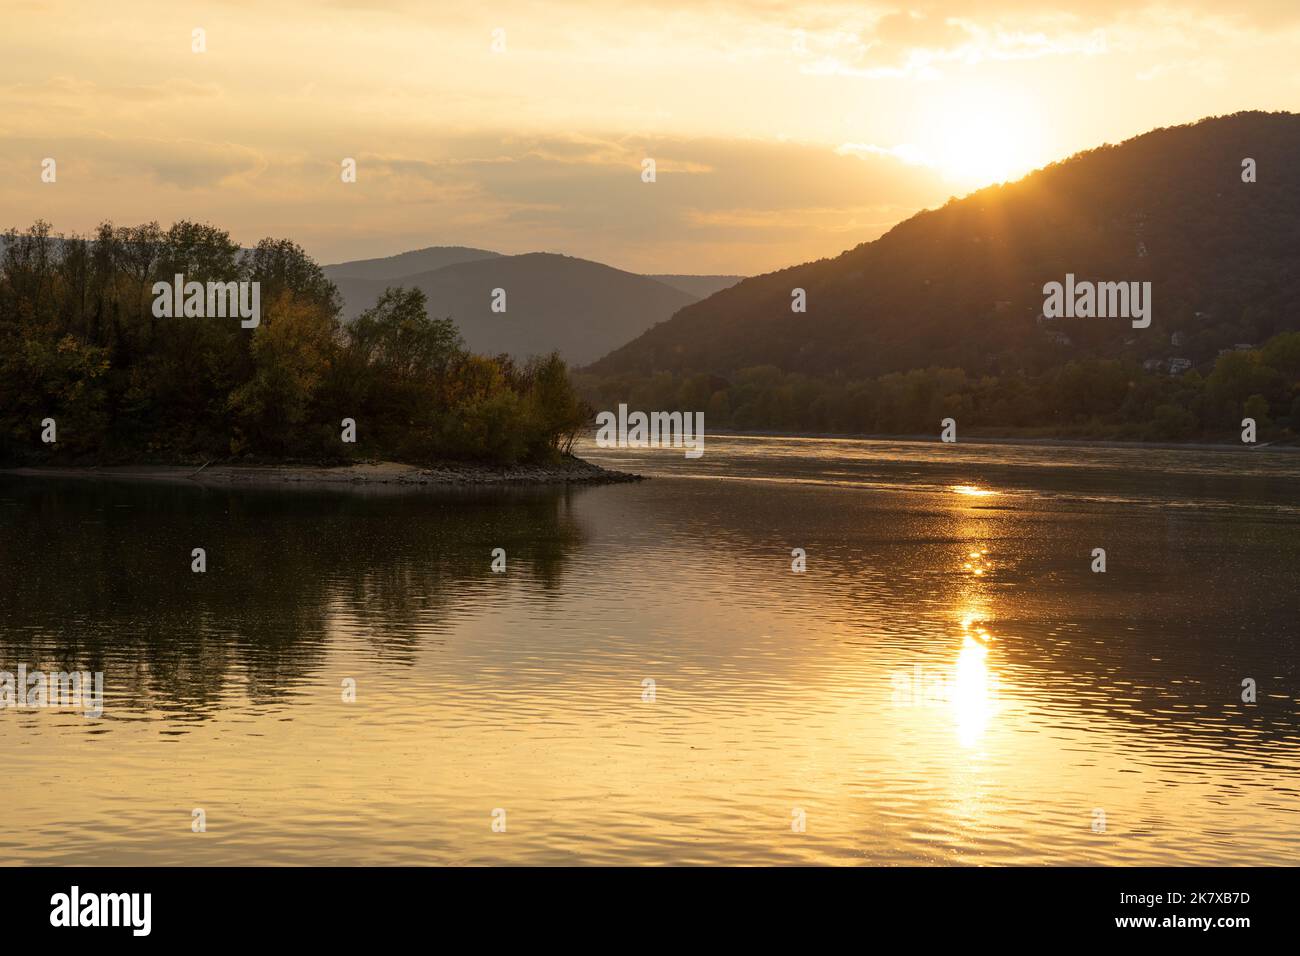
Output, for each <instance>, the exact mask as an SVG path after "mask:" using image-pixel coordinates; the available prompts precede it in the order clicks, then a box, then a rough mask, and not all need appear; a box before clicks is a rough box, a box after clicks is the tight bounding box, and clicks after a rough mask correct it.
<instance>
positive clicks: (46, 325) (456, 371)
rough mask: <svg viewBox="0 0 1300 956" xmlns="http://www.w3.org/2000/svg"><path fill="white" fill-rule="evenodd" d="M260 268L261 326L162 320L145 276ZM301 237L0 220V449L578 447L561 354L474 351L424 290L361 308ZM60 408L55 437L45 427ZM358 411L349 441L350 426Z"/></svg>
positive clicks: (426, 458) (501, 459)
mask: <svg viewBox="0 0 1300 956" xmlns="http://www.w3.org/2000/svg"><path fill="white" fill-rule="evenodd" d="M177 274H180V275H183V276H184V277H185V281H186V282H189V281H195V282H200V283H208V282H222V283H225V282H240V281H246V282H258V283H260V302H261V320H260V322H259V323H258V324H257V326H256V327H255V328H244V327H241V323H240V321H239V320H238V319H237V318H236V319H229V318H214V317H204V318H199V317H193V316H191V317H178V318H162V317H159V316H157V315H155V314H154V313H155V309H154V308H153V304H154V298H155V297H154V294H153V286H154V283H155V282H159V281H161V282H166V283H168V284H170V283H171V282H172V279H173V276H175V275H177ZM340 316H341V301H340V297H339V294H338V291H337V290H336V289H335V287H334V285H333V283H332V282H330V281H329V279H328V278H327V277H326V276H325V274H324V272H323V271H322V270H321V268H320V267H319V266H318V265H317V264H316V263H315V262H313V261H312V259H311V258H310V257H309V256H308V255H307V254H306V253H305V252H304V251H303V250H302V248H301V247H300V246H298V245H297V244H296V243H294V242H292V241H290V240H287V239H270V238H268V239H263V240H262V241H261V242H259V243H258V244H257V246H256V247H255V248H253V249H241V248H240V247H239V245H238V244H237V243H235V242H234V241H232V240H231V238H230V235H229V234H228V233H227V232H224V231H222V230H221V229H218V228H216V227H214V226H211V225H208V224H204V223H196V222H188V221H181V222H177V223H175V224H173V225H172V226H171V227H169V228H167V229H164V228H162V227H161V226H159V224H158V223H156V222H151V223H146V224H143V225H139V226H114V225H112V224H111V223H103V224H102V225H100V226H99V227H98V228H97V229H96V230H95V231H94V232H93V233H92V234H90V235H86V236H76V235H73V236H58V235H54V234H53V233H52V232H51V229H50V226H49V224H48V223H45V222H37V223H36V224H35V225H33V226H32V227H31V228H29V229H27V230H26V231H23V232H19V231H17V230H14V229H10V230H9V231H8V232H6V233H5V234H4V235H3V254H2V255H0V460H2V461H10V462H13V461H39V460H54V461H66V462H82V463H89V462H95V463H127V462H146V461H148V462H180V461H193V460H196V459H199V460H209V459H212V460H230V459H252V460H312V461H342V460H347V459H349V458H358V457H368V458H384V459H391V460H398V461H405V462H411V463H429V462H433V461H441V460H468V461H484V462H493V463H500V464H513V463H517V462H541V461H546V460H550V459H553V458H555V457H556V456H560V455H563V454H566V453H568V452H569V450H570V448H571V447H572V443H573V441H574V438H575V437H576V435H577V433H578V431H579V430H580V429H581V428H582V427H583V426H584V425H585V424H586V423H587V422H588V421H589V419H590V416H591V410H590V409H589V408H588V407H586V406H585V405H584V404H583V402H582V401H581V400H580V398H579V397H578V395H577V393H576V391H575V390H574V388H573V387H572V385H571V383H570V380H569V376H568V370H567V368H566V367H565V364H564V362H563V361H562V360H561V359H560V357H559V356H558V355H557V354H552V355H550V356H548V357H545V358H539V359H534V360H530V361H529V362H527V363H519V362H516V361H514V360H513V359H511V358H510V357H509V356H505V355H500V356H495V357H487V356H480V355H474V354H471V353H469V352H468V351H467V350H466V349H465V347H464V345H463V343H462V341H461V337H460V334H459V332H458V330H457V328H456V326H455V323H454V322H453V321H452V320H451V319H450V318H434V317H431V316H430V315H429V314H428V308H427V302H426V301H425V296H424V293H423V292H422V291H420V290H419V289H388V290H387V291H386V292H385V293H384V295H383V296H382V297H381V298H380V299H379V301H378V302H376V304H375V305H374V306H373V307H372V308H370V309H368V310H367V311H366V312H365V313H364V314H362V315H361V316H359V317H358V318H357V319H356V320H355V321H353V322H351V323H348V324H345V323H343V322H342V320H341V317H340ZM47 419H53V420H54V422H55V426H56V431H55V435H56V438H57V440H56V441H55V442H54V443H45V442H42V441H41V435H42V424H41V423H42V422H44V421H46V420H47ZM344 419H352V420H353V421H355V423H356V429H355V431H356V441H355V443H354V444H349V443H345V442H344V441H343V440H342V437H343V427H342V422H343V420H344Z"/></svg>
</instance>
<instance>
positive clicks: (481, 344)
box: [331, 252, 696, 363]
mask: <svg viewBox="0 0 1300 956" xmlns="http://www.w3.org/2000/svg"><path fill="white" fill-rule="evenodd" d="M331 278H333V279H334V281H335V284H336V285H337V286H338V290H339V293H340V295H341V296H342V297H343V302H344V307H343V315H344V319H345V320H347V321H350V320H352V319H353V318H355V317H356V316H357V315H359V314H360V313H361V312H362V311H363V310H364V309H367V308H369V307H370V306H371V305H373V304H374V303H375V301H376V300H377V299H378V298H379V296H380V295H381V294H382V293H383V291H384V289H385V288H387V287H388V286H402V287H405V288H419V289H421V290H422V291H423V292H424V293H425V295H426V296H427V297H428V302H429V311H430V313H431V314H433V315H436V316H446V317H450V318H451V319H452V320H453V321H454V322H455V323H456V325H457V327H458V328H459V329H460V333H461V335H462V336H464V339H465V343H466V345H467V346H468V347H469V348H470V349H471V350H473V351H476V352H479V353H481V354H486V355H497V354H500V353H506V354H509V355H512V356H514V357H516V358H520V359H523V358H527V357H528V356H531V355H547V354H550V353H551V352H553V351H559V353H560V355H561V356H563V357H564V358H565V360H566V361H569V362H574V363H582V362H590V361H592V360H594V359H596V358H598V357H599V356H601V355H604V354H605V353H606V352H608V351H609V350H610V349H612V348H614V347H616V346H618V345H621V344H623V343H625V342H627V341H629V340H631V339H633V338H635V337H636V336H637V335H639V334H640V333H642V332H644V331H645V330H646V329H648V328H649V327H650V326H652V325H654V324H655V323H656V322H660V321H662V320H663V319H665V318H667V317H668V316H670V315H672V314H673V313H674V312H676V311H677V310H678V309H680V308H681V307H682V306H684V305H688V304H689V303H691V302H694V301H695V300H696V296H694V295H692V294H690V293H688V292H683V291H682V290H680V289H675V288H672V287H670V286H667V285H665V284H664V283H662V282H657V281H655V280H654V279H650V278H647V277H645V276H640V275H635V274H633V273H631V272H623V271H621V270H619V269H613V268H610V267H609V266H606V265H601V264H600V263H598V262H590V261H588V260H586V259H575V258H573V257H571V256H561V255H554V254H552V253H544V252H534V253H528V254H526V255H521V256H495V257H493V258H490V259H480V260H478V261H474V262H460V263H456V264H454V265H450V266H444V267H443V268H441V269H436V270H433V271H430V272H423V273H419V274H417V275H408V276H403V277H400V278H396V279H360V278H353V277H349V276H331ZM494 289H504V290H505V303H506V311H505V312H504V313H500V312H493V311H492V303H493V290H494Z"/></svg>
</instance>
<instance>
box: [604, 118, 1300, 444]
mask: <svg viewBox="0 0 1300 956" xmlns="http://www.w3.org/2000/svg"><path fill="white" fill-rule="evenodd" d="M1246 159H1251V160H1253V161H1254V163H1255V170H1256V180H1257V181H1254V182H1246V181H1243V162H1244V160H1246ZM1297 249H1300V117H1298V116H1296V115H1294V114H1290V113H1259V112H1253V113H1238V114H1234V115H1232V116H1225V117H1218V118H1214V119H1207V120H1203V121H1201V122H1199V123H1195V124H1190V125H1186V126H1178V127H1172V128H1167V129H1158V130H1155V131H1153V132H1150V133H1147V134H1145V135H1142V136H1138V137H1136V138H1134V139H1131V140H1128V141H1126V142H1124V143H1121V144H1120V145H1118V146H1111V145H1106V146H1102V147H1099V148H1097V149H1093V150H1089V151H1087V152H1084V153H1080V154H1078V155H1076V156H1073V157H1071V158H1069V159H1067V160H1064V161H1063V162H1060V163H1055V164H1053V165H1051V166H1048V167H1046V168H1044V169H1041V170H1039V171H1037V172H1034V173H1032V174H1030V175H1029V176H1027V177H1025V178H1024V179H1022V180H1020V181H1018V182H1015V183H1010V184H1004V185H999V186H991V187H988V188H986V189H982V190H980V191H978V192H976V193H973V194H972V195H970V196H967V197H966V198H964V199H953V200H950V201H949V202H948V203H947V204H946V205H945V206H943V207H942V208H940V209H935V210H927V211H925V212H922V213H919V214H918V215H916V216H913V217H912V218H910V219H908V220H906V221H905V222H903V223H900V224H899V225H898V226H896V227H894V228H893V229H892V230H890V231H889V232H888V233H886V234H885V235H884V236H882V237H881V238H879V239H877V240H875V241H874V242H868V243H864V244H862V245H859V246H857V247H855V248H853V249H850V250H849V251H847V252H845V253H843V254H842V255H840V256H837V257H835V258H833V259H823V260H820V261H817V262H810V263H805V264H803V265H798V266H794V267H792V268H789V269H785V270H782V271H780V272H774V273H770V274H767V275H762V276H757V277H755V278H752V279H747V280H745V281H743V282H740V283H738V284H736V285H734V286H732V287H731V288H728V289H724V290H722V291H720V292H718V293H716V294H715V295H713V296H711V297H710V298H708V299H705V300H703V301H701V302H697V303H695V304H693V305H691V306H688V307H686V308H685V309H682V310H681V311H680V312H678V313H677V314H676V315H675V316H673V317H672V318H671V319H670V320H669V321H667V322H663V323H660V324H659V325H657V326H655V327H654V328H652V329H650V330H648V331H647V332H646V333H645V334H644V335H641V336H640V337H638V338H637V339H635V340H634V341H632V342H629V343H628V344H627V345H625V346H623V347H622V348H619V349H617V350H616V351H614V352H613V353H611V354H610V355H608V356H606V357H605V358H603V359H601V360H600V361H599V362H596V363H594V364H593V365H592V366H591V367H589V368H588V369H586V370H584V371H583V372H582V374H581V376H580V381H579V385H580V388H581V390H582V391H583V393H584V394H585V395H586V396H587V398H588V399H589V400H590V401H592V402H594V403H595V404H596V406H597V407H598V408H607V407H613V404H614V403H616V402H619V401H625V400H626V401H630V402H632V403H634V404H636V405H637V406H638V407H648V408H658V409H671V408H684V409H696V410H701V409H702V410H705V411H706V414H707V418H708V420H709V422H710V423H711V424H710V427H711V428H714V429H716V428H719V427H721V428H740V429H746V428H749V429H776V430H787V431H816V432H836V433H868V434H875V433H889V434H907V433H934V432H936V430H937V428H938V422H939V420H940V419H941V418H944V417H949V416H952V417H954V418H956V419H958V420H959V422H960V425H961V428H962V429H963V432H962V433H963V434H967V435H971V434H986V435H994V434H997V435H1036V436H1055V437H1080V438H1118V439H1150V440H1186V439H1202V440H1222V441H1235V442H1240V441H1241V440H1242V439H1241V438H1240V436H1239V434H1238V433H1239V432H1240V431H1241V429H1242V427H1243V426H1242V425H1241V422H1242V420H1243V418H1245V417H1249V418H1252V419H1254V420H1255V421H1256V422H1257V423H1258V425H1259V429H1260V435H1261V439H1260V440H1263V438H1264V437H1267V438H1268V439H1269V440H1271V441H1280V440H1292V439H1294V437H1295V435H1296V434H1298V433H1300V333H1298V332H1296V331H1294V330H1296V329H1297V328H1298V327H1300V312H1297V310H1296V296H1297V293H1300V255H1297V252H1296V250H1297ZM1071 275H1072V276H1074V277H1075V280H1077V281H1079V282H1092V283H1100V282H1123V283H1150V302H1151V321H1150V324H1149V325H1148V326H1147V327H1145V328H1137V327H1134V324H1133V322H1132V321H1130V319H1129V318H1116V317H1111V318H1060V317H1056V316H1054V315H1053V314H1052V310H1051V309H1045V296H1044V291H1045V289H1044V287H1045V286H1046V285H1047V284H1048V283H1052V282H1058V283H1065V282H1066V281H1067V276H1071ZM1138 288H1141V286H1138ZM800 289H801V290H803V292H804V294H805V295H806V302H807V311H806V312H797V311H793V310H792V301H793V299H792V293H794V292H795V290H800ZM1045 311H1046V312H1047V314H1046V315H1045V314H1044V312H1045Z"/></svg>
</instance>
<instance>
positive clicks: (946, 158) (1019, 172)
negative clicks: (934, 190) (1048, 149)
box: [915, 88, 1046, 188]
mask: <svg viewBox="0 0 1300 956" xmlns="http://www.w3.org/2000/svg"><path fill="white" fill-rule="evenodd" d="M920 115H921V117H922V122H923V125H922V126H921V128H920V129H918V131H917V134H916V140H915V141H916V142H917V144H918V146H919V148H920V152H921V153H923V154H924V155H925V156H926V157H927V159H928V161H929V164H930V165H931V166H933V167H934V168H936V169H938V170H939V171H940V172H941V173H942V174H943V175H944V176H945V177H946V178H948V179H949V180H951V181H952V182H954V183H959V184H961V185H963V186H967V187H969V188H978V187H980V186H987V185H989V184H991V183H1000V182H1007V181H1009V180H1014V179H1019V178H1020V177H1021V176H1023V175H1025V174H1026V173H1028V172H1029V171H1030V170H1032V169H1034V168H1036V167H1038V166H1041V165H1043V164H1044V163H1045V162H1046V158H1045V157H1044V150H1043V136H1042V127H1041V124H1040V123H1039V122H1037V121H1036V116H1035V111H1034V109H1033V108H1032V105H1031V104H1030V103H1029V102H1028V100H1027V99H1026V98H1025V97H1024V96H1023V95H1022V94H1017V93H1008V92H1005V91H1000V90H999V91H991V90H983V89H977V88H976V89H962V90H960V91H956V92H951V93H948V94H944V95H940V96H938V97H936V99H935V100H934V102H933V103H932V104H931V105H930V106H929V108H928V109H922V111H921V114H920Z"/></svg>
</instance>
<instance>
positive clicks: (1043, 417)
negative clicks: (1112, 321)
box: [576, 332, 1300, 441]
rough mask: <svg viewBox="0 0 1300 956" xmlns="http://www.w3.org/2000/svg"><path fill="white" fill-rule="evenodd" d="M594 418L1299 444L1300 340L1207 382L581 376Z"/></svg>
mask: <svg viewBox="0 0 1300 956" xmlns="http://www.w3.org/2000/svg"><path fill="white" fill-rule="evenodd" d="M576 381H577V384H578V387H579V390H580V391H581V392H582V393H583V395H584V396H585V397H586V398H587V399H588V400H589V401H590V402H592V403H593V404H594V405H595V406H596V407H597V408H612V407H614V403H617V402H620V401H624V402H628V403H629V405H630V406H632V407H635V408H658V409H687V410H703V411H704V413H705V414H704V419H705V423H706V425H707V426H708V428H709V429H710V430H711V431H716V430H718V429H719V428H735V429H739V430H772V431H794V432H817V433H831V434H869V435H870V434H895V435H907V434H927V433H933V432H937V430H938V428H939V422H940V420H941V419H943V418H949V417H951V418H954V419H956V420H957V423H958V427H959V428H960V429H961V430H962V433H964V434H971V433H972V429H973V430H975V432H976V433H980V432H983V433H985V434H990V435H991V434H998V435H1001V436H1006V437H1017V436H1021V437H1056V438H1081V439H1086V438H1094V439H1115V440H1130V441H1192V440H1205V441H1239V440H1240V433H1241V421H1242V419H1243V418H1246V417H1250V418H1253V419H1255V422H1256V426H1257V430H1258V440H1260V441H1267V440H1273V441H1277V440H1282V441H1288V440H1294V439H1295V438H1296V437H1297V436H1298V435H1300V332H1283V333H1281V334H1279V335H1276V336H1274V337H1273V338H1271V339H1270V340H1269V341H1268V342H1266V343H1264V344H1263V345H1262V346H1261V347H1259V348H1256V349H1248V350H1240V351H1226V352H1224V353H1223V354H1222V355H1220V356H1219V357H1218V358H1217V360H1216V361H1215V362H1214V364H1213V366H1212V368H1210V369H1209V370H1208V371H1207V372H1206V373H1205V374H1202V373H1201V371H1198V370H1196V369H1193V370H1190V371H1188V372H1186V373H1184V374H1182V375H1168V374H1154V373H1151V372H1148V371H1145V370H1144V369H1143V368H1142V367H1141V366H1140V365H1138V364H1137V363H1136V362H1132V361H1125V360H1121V359H1098V358H1090V359H1082V360H1078V361H1071V362H1068V363H1066V364H1065V365H1062V366H1059V367H1056V368H1051V369H1047V370H1043V371H1037V372H1032V371H1024V370H1021V371H1016V372H1011V373H1005V374H1000V375H979V374H971V373H968V372H966V371H965V370H963V369H960V368H939V367H930V368H919V369H913V370H911V371H907V372H893V373H890V374H886V375H881V376H878V377H875V378H862V379H850V378H847V377H844V376H839V375H830V376H811V375H806V374H803V373H800V372H787V371H782V370H781V369H779V368H777V367H775V366H772V365H761V366H751V367H748V368H743V369H740V370H738V371H736V372H734V373H732V374H730V375H728V376H721V375H710V374H702V373H701V374H692V373H680V372H672V371H661V372H657V373H654V374H649V375H644V374H636V373H625V374H621V375H598V374H592V373H581V374H579V375H578V376H577V378H576Z"/></svg>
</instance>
